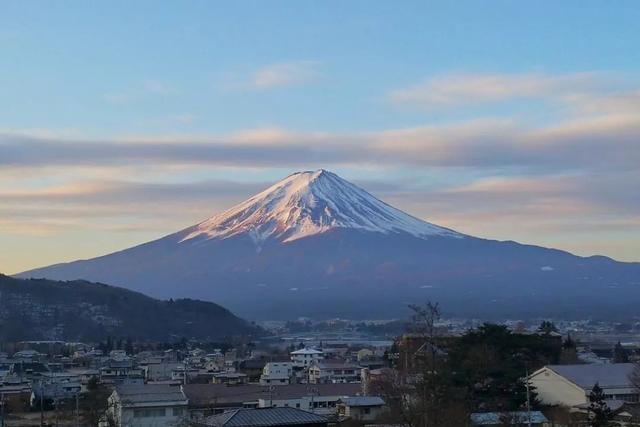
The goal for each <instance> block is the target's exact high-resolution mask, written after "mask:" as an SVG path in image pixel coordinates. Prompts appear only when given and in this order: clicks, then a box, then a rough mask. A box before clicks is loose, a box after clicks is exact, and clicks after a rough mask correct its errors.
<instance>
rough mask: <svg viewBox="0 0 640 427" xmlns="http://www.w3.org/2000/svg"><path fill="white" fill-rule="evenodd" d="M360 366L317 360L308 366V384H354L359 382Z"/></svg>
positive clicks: (336, 361) (337, 361) (343, 362)
mask: <svg viewBox="0 0 640 427" xmlns="http://www.w3.org/2000/svg"><path fill="white" fill-rule="evenodd" d="M361 370H362V368H361V367H360V366H357V365H354V364H353V363H349V362H345V361H342V360H330V359H326V360H317V361H314V362H312V364H311V365H310V366H309V383H311V384H325V383H355V382H360V381H361V376H360V371H361Z"/></svg>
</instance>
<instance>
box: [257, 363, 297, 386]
mask: <svg viewBox="0 0 640 427" xmlns="http://www.w3.org/2000/svg"><path fill="white" fill-rule="evenodd" d="M292 376H293V362H269V363H267V364H266V365H265V366H264V368H263V369H262V375H261V376H260V385H283V384H290V383H291V377H292Z"/></svg>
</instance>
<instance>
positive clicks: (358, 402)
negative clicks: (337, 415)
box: [340, 396, 384, 406]
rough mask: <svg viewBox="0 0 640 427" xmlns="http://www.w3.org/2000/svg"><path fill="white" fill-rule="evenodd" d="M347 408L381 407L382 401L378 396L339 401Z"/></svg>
mask: <svg viewBox="0 0 640 427" xmlns="http://www.w3.org/2000/svg"><path fill="white" fill-rule="evenodd" d="M340 400H341V401H342V403H344V404H345V405H347V406H382V405H384V400H382V398H381V397H378V396H356V397H347V398H345V399H340Z"/></svg>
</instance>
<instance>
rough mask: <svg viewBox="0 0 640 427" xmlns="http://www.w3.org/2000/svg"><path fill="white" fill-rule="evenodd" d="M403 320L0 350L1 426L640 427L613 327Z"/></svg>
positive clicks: (629, 371)
mask: <svg viewBox="0 0 640 427" xmlns="http://www.w3.org/2000/svg"><path fill="white" fill-rule="evenodd" d="M413 310H414V315H413V317H412V319H411V320H409V321H406V322H398V321H395V322H362V321H359V322H350V321H344V320H333V321H319V322H313V321H311V320H309V319H300V320H298V321H293V322H284V323H283V322H265V326H269V327H270V328H272V329H271V330H265V334H266V335H265V336H264V337H262V338H257V339H255V340H251V341H249V340H246V339H242V337H237V339H234V340H231V341H229V342H221V343H203V342H197V341H195V340H186V339H181V340H179V341H177V342H174V343H158V342H133V341H131V340H129V339H115V338H108V339H106V340H104V341H102V342H99V343H94V344H88V343H69V342H60V341H23V342H16V343H2V347H1V348H2V350H3V351H2V352H1V353H0V382H1V386H0V396H2V397H1V415H2V424H1V425H3V426H29V425H33V426H37V425H40V426H45V425H46V426H98V425H99V426H103V427H111V426H114V427H124V426H132V427H133V426H143V427H144V426H157V427H163V426H167V427H168V426H219V427H222V426H235V427H244V426H246V427H259V426H265V425H268V426H279V425H304V426H307V425H308V426H316V427H321V426H327V425H346V426H364V425H367V426H389V425H397V426H400V425H402V426H407V427H417V426H481V425H523V426H524V425H527V426H528V425H532V426H586V425H597V426H600V425H602V426H604V425H616V426H633V425H639V424H638V423H640V404H639V403H638V401H639V400H640V399H639V398H640V388H638V387H639V386H640V368H637V367H636V362H637V361H638V360H640V347H638V346H637V344H636V345H634V344H632V343H629V342H626V343H624V345H623V343H621V342H620V341H618V342H613V341H611V338H612V337H611V336H609V335H607V334H604V333H602V331H603V330H604V327H605V326H606V327H607V328H614V326H613V325H607V324H605V325H603V324H595V325H594V324H592V325H591V328H589V322H586V323H581V322H558V324H557V325H556V323H554V322H551V321H546V320H543V321H541V322H540V324H538V325H537V326H536V325H534V324H532V323H530V322H528V323H525V322H503V323H502V324H494V323H479V322H478V321H465V322H462V321H460V320H456V319H454V320H444V319H441V318H440V314H439V310H440V308H439V306H438V305H437V304H426V305H424V306H414V307H413ZM398 324H402V325H404V326H403V327H404V331H401V332H400V333H398V334H397V335H393V333H394V332H393V331H394V330H395V329H396V328H398ZM365 325H367V328H364V326H365ZM392 325H393V326H392ZM559 326H560V327H559ZM365 329H366V332H363V331H364V330H365ZM618 329H624V330H625V331H623V332H629V331H627V330H626V327H622V326H620V325H618ZM609 330H611V329H609ZM598 331H600V333H598ZM621 333H622V332H621ZM589 337H591V338H589ZM594 337H597V338H595V339H594ZM613 338H620V334H618V335H614V337H613ZM589 339H591V341H589Z"/></svg>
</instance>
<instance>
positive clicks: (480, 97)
mask: <svg viewBox="0 0 640 427" xmlns="http://www.w3.org/2000/svg"><path fill="white" fill-rule="evenodd" d="M619 84H620V82H619V81H618V80H617V79H615V78H613V77H611V76H608V75H603V74H598V73H575V74H566V75H547V74H541V73H531V74H454V75H445V76H436V77H432V78H429V79H426V80H424V81H422V82H421V83H418V84H416V85H413V86H410V87H406V88H401V89H396V90H394V91H392V92H391V93H390V94H389V98H390V99H391V100H392V101H393V102H395V103H397V104H407V105H413V106H416V107H420V108H425V109H436V108H452V107H458V106H462V105H472V104H487V103H496V102H502V101H507V100H512V99H519V98H520V99H521V98H538V99H554V100H557V101H566V102H572V101H573V98H574V97H575V96H576V95H580V94H600V95H604V94H607V93H609V92H610V91H611V90H615V89H618V88H619Z"/></svg>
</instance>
